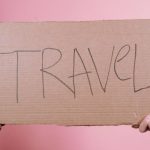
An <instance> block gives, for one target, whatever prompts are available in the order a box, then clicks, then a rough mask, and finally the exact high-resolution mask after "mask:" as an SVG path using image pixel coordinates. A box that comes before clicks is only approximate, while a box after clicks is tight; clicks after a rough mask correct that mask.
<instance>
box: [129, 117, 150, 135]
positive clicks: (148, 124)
mask: <svg viewBox="0 0 150 150" xmlns="http://www.w3.org/2000/svg"><path fill="white" fill-rule="evenodd" d="M132 127H133V128H139V131H140V132H141V133H144V132H146V131H149V130H150V114H148V115H147V116H144V117H143V118H142V119H141V120H140V121H139V122H138V123H137V124H133V125H132Z"/></svg>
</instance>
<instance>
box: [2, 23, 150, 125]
mask: <svg viewBox="0 0 150 150" xmlns="http://www.w3.org/2000/svg"><path fill="white" fill-rule="evenodd" d="M149 112H150V20H121V21H89V22H88V21H87V22H86V21H85V22H42V23H40V22H39V23H0V122H1V123H5V124H58V125H121V124H134V123H136V122H138V120H139V119H140V118H141V117H143V116H144V115H146V114H148V113H149Z"/></svg>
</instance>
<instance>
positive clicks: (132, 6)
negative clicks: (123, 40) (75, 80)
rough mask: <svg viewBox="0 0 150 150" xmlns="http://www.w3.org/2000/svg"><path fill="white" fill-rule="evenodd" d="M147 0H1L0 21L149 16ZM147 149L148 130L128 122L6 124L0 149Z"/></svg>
mask: <svg viewBox="0 0 150 150" xmlns="http://www.w3.org/2000/svg"><path fill="white" fill-rule="evenodd" d="M149 6H150V1H149V0H132V1H131V0H126V1H123V0H111V1H110V0H74V1H73V0H0V21H47V20H97V19H136V18H138V19H143V18H150V8H149ZM101 149H102V150H110V149H111V150H120V149H122V150H126V149H136V150H141V149H144V150H148V149H150V132H147V133H144V134H142V133H139V132H138V130H135V129H132V128H131V127H130V126H123V125H122V126H113V127H110V126H109V127H105V126H104V127H63V126H55V125H51V126H50V125H45V126H44V125H28V126H25V125H22V126H19V125H17V126H16V125H6V126H5V127H4V128H3V130H2V131H1V132H0V150H101Z"/></svg>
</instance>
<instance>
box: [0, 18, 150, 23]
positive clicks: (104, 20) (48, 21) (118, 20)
mask: <svg viewBox="0 0 150 150" xmlns="http://www.w3.org/2000/svg"><path fill="white" fill-rule="evenodd" d="M123 21H150V18H149V19H101V20H63V21H62V20H60V21H55V20H47V21H46V20H45V21H38V20H35V21H0V23H50V22H51V23H59V22H60V23H88V22H123Z"/></svg>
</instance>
